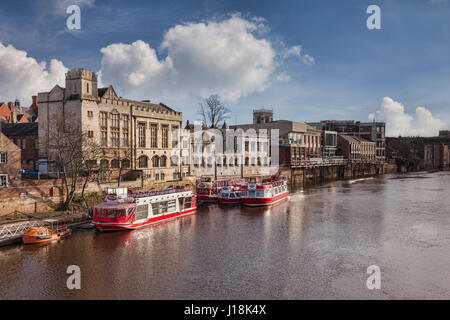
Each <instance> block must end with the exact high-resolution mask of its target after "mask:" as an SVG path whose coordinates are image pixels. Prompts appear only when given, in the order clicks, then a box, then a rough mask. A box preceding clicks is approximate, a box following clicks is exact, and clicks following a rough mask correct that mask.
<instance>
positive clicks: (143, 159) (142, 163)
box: [138, 156, 148, 168]
mask: <svg viewBox="0 0 450 320" xmlns="http://www.w3.org/2000/svg"><path fill="white" fill-rule="evenodd" d="M138 161H139V168H147V167H148V158H147V157H146V156H140V157H139V159H138Z"/></svg>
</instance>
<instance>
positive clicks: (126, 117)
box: [122, 114, 129, 129]
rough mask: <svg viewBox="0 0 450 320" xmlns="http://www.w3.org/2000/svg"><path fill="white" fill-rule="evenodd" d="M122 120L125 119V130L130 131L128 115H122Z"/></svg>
mask: <svg viewBox="0 0 450 320" xmlns="http://www.w3.org/2000/svg"><path fill="white" fill-rule="evenodd" d="M122 119H123V128H124V129H128V125H129V121H128V120H129V118H128V115H127V114H123V115H122Z"/></svg>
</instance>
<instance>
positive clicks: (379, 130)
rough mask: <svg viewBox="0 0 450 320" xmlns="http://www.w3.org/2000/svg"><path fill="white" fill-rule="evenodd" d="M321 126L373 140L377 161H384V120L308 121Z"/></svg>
mask: <svg viewBox="0 0 450 320" xmlns="http://www.w3.org/2000/svg"><path fill="white" fill-rule="evenodd" d="M310 124H311V125H314V126H321V127H322V129H323V130H331V131H336V132H337V133H338V134H342V135H347V136H356V137H362V138H364V139H366V140H369V141H372V142H375V157H376V160H377V161H379V162H385V161H386V134H385V132H386V124H385V123H384V122H360V121H356V120H324V121H321V122H316V123H310Z"/></svg>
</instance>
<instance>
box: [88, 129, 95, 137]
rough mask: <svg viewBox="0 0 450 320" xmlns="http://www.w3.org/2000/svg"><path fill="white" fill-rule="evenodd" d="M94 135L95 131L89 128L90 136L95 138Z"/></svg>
mask: <svg viewBox="0 0 450 320" xmlns="http://www.w3.org/2000/svg"><path fill="white" fill-rule="evenodd" d="M93 137H94V131H92V130H89V131H88V138H93Z"/></svg>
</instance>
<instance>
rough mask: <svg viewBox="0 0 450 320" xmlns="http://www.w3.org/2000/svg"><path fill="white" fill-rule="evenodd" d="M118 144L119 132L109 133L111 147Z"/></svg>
mask: <svg viewBox="0 0 450 320" xmlns="http://www.w3.org/2000/svg"><path fill="white" fill-rule="evenodd" d="M119 143H120V142H119V132H111V146H112V147H118V146H119Z"/></svg>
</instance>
